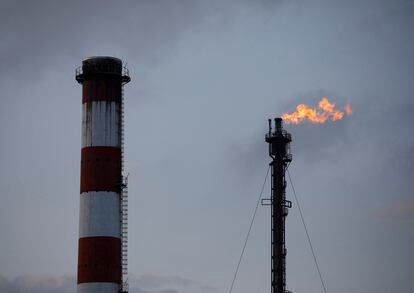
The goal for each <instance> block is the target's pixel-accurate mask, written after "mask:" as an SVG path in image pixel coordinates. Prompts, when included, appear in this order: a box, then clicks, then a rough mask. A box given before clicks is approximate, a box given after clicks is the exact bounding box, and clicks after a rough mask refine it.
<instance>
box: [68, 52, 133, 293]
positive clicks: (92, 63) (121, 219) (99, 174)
mask: <svg viewBox="0 0 414 293" xmlns="http://www.w3.org/2000/svg"><path fill="white" fill-rule="evenodd" d="M76 80H77V81H78V82H79V83H80V84H82V151H81V176H80V211H79V243H78V278H77V283H78V286H77V292H78V293H118V292H127V290H128V288H127V282H126V273H127V246H126V244H127V194H126V180H125V179H126V178H124V177H123V174H122V172H123V161H124V160H123V136H124V135H123V132H124V126H123V116H124V114H123V113H124V102H123V85H124V84H126V83H127V82H129V81H130V77H129V74H128V71H127V69H126V68H125V67H124V66H123V65H122V61H121V60H120V59H118V58H113V57H106V56H99V57H91V58H87V59H85V60H83V62H82V66H81V67H79V68H78V69H77V70H76Z"/></svg>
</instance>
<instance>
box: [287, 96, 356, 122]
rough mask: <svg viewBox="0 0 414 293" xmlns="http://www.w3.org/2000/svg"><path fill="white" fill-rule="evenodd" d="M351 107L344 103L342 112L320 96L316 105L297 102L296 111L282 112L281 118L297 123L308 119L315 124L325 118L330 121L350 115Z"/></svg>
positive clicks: (323, 120)
mask: <svg viewBox="0 0 414 293" xmlns="http://www.w3.org/2000/svg"><path fill="white" fill-rule="evenodd" d="M351 114H352V108H351V106H350V105H348V104H347V105H346V106H345V109H344V112H342V111H339V110H337V109H335V104H334V103H331V102H329V100H328V99H327V98H322V99H321V100H320V101H319V103H318V107H316V108H311V107H309V106H307V105H305V104H299V105H297V106H296V112H292V113H283V114H282V119H283V121H285V122H286V123H292V124H299V123H301V122H302V121H304V120H307V121H310V122H312V123H315V124H322V123H324V122H325V121H326V120H328V119H331V120H332V121H337V120H341V119H342V118H343V117H344V116H345V115H347V116H348V115H351Z"/></svg>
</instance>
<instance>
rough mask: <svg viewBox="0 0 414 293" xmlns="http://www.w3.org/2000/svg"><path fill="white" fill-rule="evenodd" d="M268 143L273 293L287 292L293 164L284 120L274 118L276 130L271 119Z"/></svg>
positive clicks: (288, 135)
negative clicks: (288, 177) (288, 187)
mask: <svg viewBox="0 0 414 293" xmlns="http://www.w3.org/2000/svg"><path fill="white" fill-rule="evenodd" d="M265 141H266V142H267V143H268V144H269V156H270V157H271V158H272V162H271V163H270V166H271V168H272V190H271V192H272V194H271V198H270V199H267V200H262V204H265V202H270V203H269V204H266V205H270V206H271V209H272V293H286V292H287V291H286V247H285V218H286V216H287V214H288V209H289V208H290V207H292V203H291V202H290V201H288V200H286V180H285V172H286V170H287V168H288V166H289V164H290V162H291V161H292V155H291V154H290V147H289V146H290V142H291V141H292V137H291V135H290V134H289V133H288V132H287V131H286V130H284V129H283V124H282V119H281V118H276V119H275V130H274V131H273V129H272V120H270V119H269V131H268V133H267V134H266V137H265Z"/></svg>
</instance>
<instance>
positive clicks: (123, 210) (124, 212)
mask: <svg viewBox="0 0 414 293" xmlns="http://www.w3.org/2000/svg"><path fill="white" fill-rule="evenodd" d="M124 109H125V108H124V86H123V85H122V87H121V129H120V131H121V164H122V165H121V168H122V188H121V194H120V196H121V198H120V199H121V204H120V214H121V215H120V216H121V267H122V270H121V274H122V276H121V282H122V283H121V288H120V292H128V291H129V285H128V175H126V176H125V175H124V131H125V129H124V127H125V124H124Z"/></svg>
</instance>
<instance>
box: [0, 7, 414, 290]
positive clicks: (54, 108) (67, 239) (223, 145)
mask: <svg viewBox="0 0 414 293" xmlns="http://www.w3.org/2000/svg"><path fill="white" fill-rule="evenodd" d="M413 27H414V1H412V0H394V1H385V0H382V1H381V0H378V1H375V0H364V1H360V0H348V1H343V0H342V1H339V0H314V1H304V0H281V1H273V0H239V1H236V0H235V1H220V0H211V1H202V0H192V1H190V0H188V1H185V0H170V1H154V0H153V1H149V0H148V1H18V0H10V1H8V0H0V58H1V59H0V60H1V67H0V137H1V139H0V196H1V199H2V203H1V205H0V232H1V235H2V236H1V239H0V247H1V249H0V292H11V293H16V292H35V293H45V292H51V293H54V292H64V293H66V292H74V290H75V288H76V270H77V269H76V266H77V241H78V216H79V175H80V174H79V173H80V147H81V144H80V138H81V87H80V85H78V84H77V83H76V81H75V79H74V74H75V68H76V67H77V66H79V65H81V61H82V59H83V58H84V57H87V56H93V55H110V56H115V57H119V58H122V59H123V60H124V61H125V62H127V66H128V68H129V69H130V75H131V78H132V81H131V83H129V84H128V85H126V87H125V102H126V104H125V105H126V111H125V115H126V120H125V124H126V137H125V150H126V170H127V171H128V172H129V173H130V177H129V183H130V184H129V197H130V206H129V208H130V213H129V214H130V219H129V229H130V230H129V235H130V242H129V250H130V257H129V271H130V280H131V287H132V290H131V292H132V293H160V292H162V293H188V292H193V293H219V292H220V293H224V292H228V289H229V287H230V284H231V279H232V276H233V274H234V270H235V267H236V264H237V260H238V257H239V254H240V251H241V248H242V245H243V240H244V237H245V234H246V232H247V229H248V225H249V222H250V218H251V215H252V212H253V210H254V207H255V204H256V200H257V197H258V193H259V191H260V187H261V184H262V182H263V179H264V176H265V174H266V170H267V164H268V162H269V158H268V156H267V145H266V144H265V142H264V133H265V132H266V131H267V119H268V118H273V117H276V116H278V115H280V114H281V113H282V112H285V111H292V110H294V108H295V105H297V104H298V103H308V104H310V105H314V104H316V102H317V101H318V100H319V99H320V98H321V97H328V98H330V99H331V100H334V101H335V102H336V104H337V106H339V107H343V106H344V105H345V104H346V103H350V104H351V105H352V107H353V109H354V115H353V116H350V117H346V118H345V119H344V120H342V121H339V122H336V123H327V124H325V125H311V124H306V123H305V124H303V125H286V129H287V130H288V131H290V132H291V133H292V135H293V142H292V153H293V162H292V164H291V166H290V168H289V169H290V172H291V175H292V179H293V181H294V184H295V189H296V191H297V194H298V197H299V199H300V202H301V205H302V208H303V212H304V216H305V218H306V221H307V224H308V228H309V231H310V234H311V237H312V240H313V244H314V248H315V251H316V255H317V257H318V260H319V265H320V268H321V272H322V275H323V276H324V279H325V283H326V286H327V289H328V292H336V293H349V292H369V293H382V292H384V293H388V292H406V293H412V292H414V278H413V271H414V252H413V247H414V229H413V224H414V193H413V188H412V182H413V179H414V178H413V174H414V136H413V129H412V128H413V126H414V116H413V113H414V99H413V92H414V80H413V77H414V56H413V52H414V37H413V30H412V28H413ZM269 195H270V187H269V185H267V187H266V189H265V194H264V197H268V196H269ZM287 196H288V198H289V199H290V200H292V201H293V194H292V191H291V188H290V187H289V188H288V192H287ZM286 235H287V249H288V256H287V281H288V288H289V289H290V290H292V291H293V292H295V293H300V292H304V293H305V292H306V293H318V292H322V289H321V284H320V282H319V279H318V275H317V272H316V270H315V266H314V264H313V260H312V256H311V252H310V249H309V246H308V245H307V242H306V237H305V232H304V229H303V227H302V225H301V222H300V217H299V213H298V209H297V206H296V204H294V205H293V208H292V209H291V212H290V214H289V216H288V218H287V232H286ZM269 290H270V210H269V208H268V207H260V208H259V211H258V214H257V218H256V221H255V224H254V226H253V231H252V234H251V238H250V241H249V243H248V246H247V249H246V254H245V258H244V259H243V262H242V265H241V268H240V272H239V277H238V279H237V281H236V284H235V288H234V291H233V292H235V293H236V292H237V293H248V292H249V293H251V292H254V293H264V292H269Z"/></svg>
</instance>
